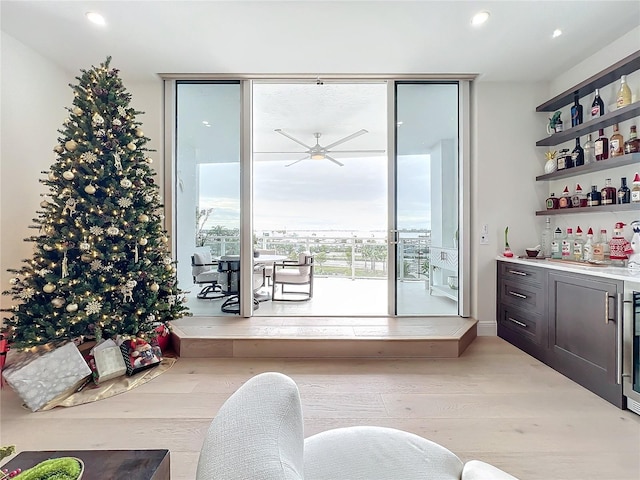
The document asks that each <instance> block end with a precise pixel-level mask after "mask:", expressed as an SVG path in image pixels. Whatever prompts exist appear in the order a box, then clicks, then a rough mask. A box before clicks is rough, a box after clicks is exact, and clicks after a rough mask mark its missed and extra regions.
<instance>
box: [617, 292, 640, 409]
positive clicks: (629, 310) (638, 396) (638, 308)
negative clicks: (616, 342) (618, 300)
mask: <svg viewBox="0 0 640 480" xmlns="http://www.w3.org/2000/svg"><path fill="white" fill-rule="evenodd" d="M622 326H623V332H622V341H623V348H622V352H623V363H622V372H621V375H622V382H623V393H624V395H625V396H626V397H627V408H628V409H629V410H631V411H633V412H635V413H637V414H638V415H640V283H632V282H625V284H624V318H623V322H622Z"/></svg>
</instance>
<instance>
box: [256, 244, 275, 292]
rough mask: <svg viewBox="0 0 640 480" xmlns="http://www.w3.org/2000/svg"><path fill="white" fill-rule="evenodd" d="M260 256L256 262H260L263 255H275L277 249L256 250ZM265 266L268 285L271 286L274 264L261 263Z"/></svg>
mask: <svg viewBox="0 0 640 480" xmlns="http://www.w3.org/2000/svg"><path fill="white" fill-rule="evenodd" d="M256 252H258V253H259V254H260V255H259V256H258V257H257V258H256V260H258V261H259V260H260V256H261V255H275V254H276V251H275V249H267V248H258V249H257V250H256ZM261 263H263V264H264V276H265V280H266V281H267V282H266V284H267V285H271V277H273V262H266V263H265V262H261Z"/></svg>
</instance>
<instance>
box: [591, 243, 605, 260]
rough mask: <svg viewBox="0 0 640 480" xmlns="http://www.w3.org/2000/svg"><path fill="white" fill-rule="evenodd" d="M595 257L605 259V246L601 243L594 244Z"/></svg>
mask: <svg viewBox="0 0 640 480" xmlns="http://www.w3.org/2000/svg"><path fill="white" fill-rule="evenodd" d="M593 259H594V260H604V247H603V245H602V244H601V243H598V244H596V245H594V246H593Z"/></svg>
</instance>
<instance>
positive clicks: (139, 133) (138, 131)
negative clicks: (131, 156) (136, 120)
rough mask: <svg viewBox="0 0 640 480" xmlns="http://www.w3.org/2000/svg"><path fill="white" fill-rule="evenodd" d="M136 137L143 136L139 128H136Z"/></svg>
mask: <svg viewBox="0 0 640 480" xmlns="http://www.w3.org/2000/svg"><path fill="white" fill-rule="evenodd" d="M136 137H144V132H143V131H142V129H140V128H136Z"/></svg>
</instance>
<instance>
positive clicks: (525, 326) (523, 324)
mask: <svg viewBox="0 0 640 480" xmlns="http://www.w3.org/2000/svg"><path fill="white" fill-rule="evenodd" d="M508 318H509V321H511V322H513V323H515V324H516V325H519V326H521V327H524V328H527V324H526V323H523V322H519V321H518V320H516V319H514V318H511V317H508Z"/></svg>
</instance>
